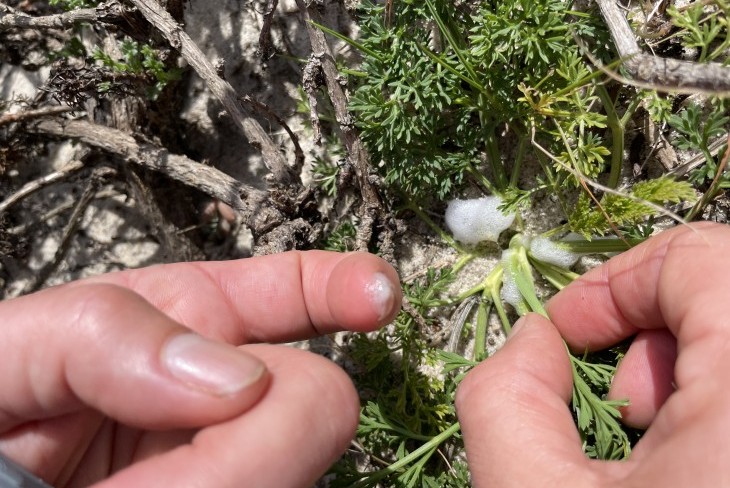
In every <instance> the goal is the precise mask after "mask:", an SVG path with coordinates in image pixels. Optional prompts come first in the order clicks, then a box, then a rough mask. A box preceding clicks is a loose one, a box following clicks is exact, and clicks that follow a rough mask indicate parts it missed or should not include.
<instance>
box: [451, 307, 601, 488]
mask: <svg viewBox="0 0 730 488" xmlns="http://www.w3.org/2000/svg"><path fill="white" fill-rule="evenodd" d="M571 390H572V372H571V366H570V360H569V358H568V355H567V351H566V348H565V344H564V343H563V340H562V339H561V337H560V334H559V333H558V331H557V329H556V328H555V327H554V326H553V324H552V323H551V322H550V321H548V320H547V319H545V318H543V317H541V316H539V315H536V314H529V315H527V316H525V317H523V318H522V319H520V321H518V323H517V324H516V325H515V328H514V329H513V332H512V334H511V335H510V337H509V339H508V341H507V343H506V344H505V345H504V347H503V348H502V349H500V350H499V351H498V352H497V353H496V354H495V355H494V356H493V357H492V358H490V359H488V360H486V361H485V362H483V363H482V364H480V365H479V366H477V367H476V368H474V370H472V371H471V372H470V373H469V374H468V375H467V377H466V378H465V379H464V381H462V383H461V385H460V386H459V389H458V391H457V395H456V408H457V412H458V415H459V420H460V422H461V427H462V432H463V435H464V442H465V445H466V456H467V459H468V461H469V468H470V470H471V474H472V480H473V483H474V486H475V487H481V486H500V487H516V486H546V487H548V486H577V483H581V484H582V483H585V486H597V485H596V484H595V483H593V484H592V483H590V481H591V477H592V472H591V469H590V468H589V461H588V459H587V458H586V457H585V455H584V454H583V451H582V449H581V441H580V438H579V435H578V432H577V430H576V428H575V425H574V423H573V418H572V415H571V412H570V409H569V408H568V401H569V400H570V397H571Z"/></svg>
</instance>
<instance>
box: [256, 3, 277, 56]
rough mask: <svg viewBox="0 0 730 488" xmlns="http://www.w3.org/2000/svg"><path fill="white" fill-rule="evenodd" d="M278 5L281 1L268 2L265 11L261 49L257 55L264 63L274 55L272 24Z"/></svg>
mask: <svg viewBox="0 0 730 488" xmlns="http://www.w3.org/2000/svg"><path fill="white" fill-rule="evenodd" d="M278 4H279V0H268V1H267V2H266V7H265V9H264V23H263V25H262V26H261V32H260V33H259V47H258V49H256V54H257V55H259V56H261V59H263V60H264V61H266V60H267V59H269V58H270V57H271V56H273V55H274V54H273V53H274V48H273V47H272V46H271V24H272V22H273V20H274V13H275V12H276V6H277V5H278Z"/></svg>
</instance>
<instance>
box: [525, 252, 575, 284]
mask: <svg viewBox="0 0 730 488" xmlns="http://www.w3.org/2000/svg"><path fill="white" fill-rule="evenodd" d="M530 264H532V266H533V267H534V268H535V269H536V270H537V272H538V273H540V274H541V275H542V276H543V277H544V278H545V279H546V280H548V281H549V282H550V284H551V285H553V286H554V287H555V288H557V289H558V291H559V290H562V289H563V288H565V287H566V286H568V285H569V284H570V283H572V282H573V281H574V280H575V279H576V278H578V276H580V275H579V274H578V273H573V272H572V271H569V270H567V269H563V268H561V267H560V266H555V265H554V264H550V263H544V262H542V261H539V260H537V259H530Z"/></svg>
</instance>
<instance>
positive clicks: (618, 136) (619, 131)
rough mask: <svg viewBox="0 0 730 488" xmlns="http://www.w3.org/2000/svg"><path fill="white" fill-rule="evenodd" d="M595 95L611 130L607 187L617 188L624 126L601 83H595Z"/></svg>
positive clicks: (621, 158)
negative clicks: (596, 94) (601, 104)
mask: <svg viewBox="0 0 730 488" xmlns="http://www.w3.org/2000/svg"><path fill="white" fill-rule="evenodd" d="M595 87H596V93H598V96H599V98H600V99H601V102H603V108H604V109H605V110H606V116H607V120H606V121H607V123H608V127H609V128H610V129H611V139H612V147H611V173H610V174H609V176H608V183H607V186H608V187H609V188H616V187H617V186H618V182H619V179H620V178H621V167H622V166H623V162H624V126H623V125H622V124H621V119H619V116H618V114H617V113H616V108H615V107H614V102H613V100H611V96H610V95H609V94H608V90H606V87H605V86H604V85H603V84H601V83H596V84H595Z"/></svg>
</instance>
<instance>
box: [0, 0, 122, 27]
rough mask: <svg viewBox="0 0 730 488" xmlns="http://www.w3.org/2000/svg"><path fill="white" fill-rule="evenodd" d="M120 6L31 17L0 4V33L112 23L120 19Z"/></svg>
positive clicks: (103, 4) (100, 6)
mask: <svg viewBox="0 0 730 488" xmlns="http://www.w3.org/2000/svg"><path fill="white" fill-rule="evenodd" d="M122 12H123V9H122V6H121V4H120V3H119V2H118V1H116V0H112V1H110V2H104V3H102V4H100V5H99V6H97V7H94V8H82V9H77V10H71V11H70V12H64V13H62V14H55V15H45V16H42V17H33V16H32V15H28V14H26V13H23V12H20V11H18V10H16V9H14V8H12V7H10V6H8V5H5V4H4V3H0V14H2V15H1V16H0V32H2V31H5V30H9V29H34V30H47V29H67V28H69V27H73V26H74V25H76V24H78V23H81V22H103V23H114V22H116V21H117V20H119V19H120V18H121V17H122Z"/></svg>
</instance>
